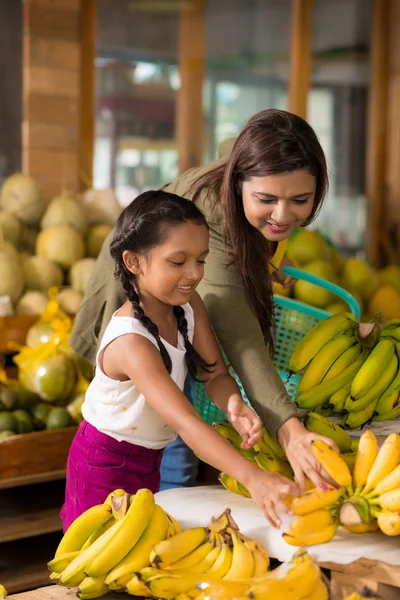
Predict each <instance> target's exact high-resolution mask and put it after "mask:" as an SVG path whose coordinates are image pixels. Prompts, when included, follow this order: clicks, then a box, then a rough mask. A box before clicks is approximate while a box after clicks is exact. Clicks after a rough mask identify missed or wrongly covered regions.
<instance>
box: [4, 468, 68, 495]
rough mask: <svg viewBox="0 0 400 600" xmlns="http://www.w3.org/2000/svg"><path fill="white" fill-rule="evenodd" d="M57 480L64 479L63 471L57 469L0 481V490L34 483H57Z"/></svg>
mask: <svg viewBox="0 0 400 600" xmlns="http://www.w3.org/2000/svg"><path fill="white" fill-rule="evenodd" d="M59 479H65V469H58V470H57V471H43V472H42V473H33V474H32V475H19V476H17V477H8V478H7V479H0V490H2V489H3V490H4V489H7V488H14V487H20V486H22V485H31V484H34V483H44V482H47V481H57V480H59Z"/></svg>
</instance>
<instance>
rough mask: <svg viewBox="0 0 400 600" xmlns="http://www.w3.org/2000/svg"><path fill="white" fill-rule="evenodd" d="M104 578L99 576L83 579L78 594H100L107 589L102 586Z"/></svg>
mask: <svg viewBox="0 0 400 600" xmlns="http://www.w3.org/2000/svg"><path fill="white" fill-rule="evenodd" d="M105 578H106V576H105V575H101V576H100V577H85V579H83V581H81V583H80V585H79V588H78V594H91V593H93V592H102V591H103V590H105V589H107V587H106V586H105V585H104V580H105Z"/></svg>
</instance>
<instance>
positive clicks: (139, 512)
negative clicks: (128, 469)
mask: <svg viewBox="0 0 400 600" xmlns="http://www.w3.org/2000/svg"><path fill="white" fill-rule="evenodd" d="M154 505H155V503H154V496H153V494H152V492H151V491H150V490H148V489H146V488H142V489H140V490H139V491H138V492H137V493H136V494H135V497H134V499H133V502H132V504H131V505H130V507H129V509H128V512H127V513H126V515H125V517H124V519H123V520H122V521H117V524H116V525H117V528H116V530H115V532H114V535H113V536H112V537H111V539H110V541H109V542H108V544H107V546H106V547H104V548H102V549H101V550H100V552H99V553H98V554H97V556H96V557H95V558H94V559H93V560H92V562H91V563H90V564H89V565H88V566H87V567H86V569H85V573H86V575H88V576H90V577H97V576H99V575H104V574H106V573H108V572H109V571H110V570H111V569H112V568H114V567H115V566H116V565H117V564H118V563H119V562H120V561H121V560H122V559H123V558H124V557H125V556H126V555H127V554H128V552H129V551H130V550H131V549H132V548H133V546H134V545H135V544H136V542H137V541H138V540H139V538H140V536H141V535H142V533H143V532H144V530H145V529H146V527H147V525H148V524H149V522H150V519H151V517H152V515H153V512H154ZM111 530H112V528H111V529H110V530H109V531H111ZM107 533H108V532H107ZM100 539H101V538H100Z"/></svg>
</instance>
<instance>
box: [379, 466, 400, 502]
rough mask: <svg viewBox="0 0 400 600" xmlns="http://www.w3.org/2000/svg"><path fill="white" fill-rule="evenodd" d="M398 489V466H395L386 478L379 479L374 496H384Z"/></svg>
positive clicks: (399, 470) (399, 481)
mask: <svg viewBox="0 0 400 600" xmlns="http://www.w3.org/2000/svg"><path fill="white" fill-rule="evenodd" d="M399 487H400V465H397V467H396V468H395V469H393V471H391V472H390V473H389V474H388V475H386V477H384V478H383V479H381V481H380V482H379V483H378V485H377V486H376V487H375V489H374V495H375V494H376V495H378V496H379V495H380V494H384V493H385V492H390V491H391V490H395V489H397V488H399Z"/></svg>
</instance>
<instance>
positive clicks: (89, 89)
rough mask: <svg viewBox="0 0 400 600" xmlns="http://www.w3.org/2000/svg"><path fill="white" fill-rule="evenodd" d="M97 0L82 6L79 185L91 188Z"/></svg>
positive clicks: (83, 3)
mask: <svg viewBox="0 0 400 600" xmlns="http://www.w3.org/2000/svg"><path fill="white" fill-rule="evenodd" d="M96 40H97V0H82V6H81V81H80V86H81V90H80V91H81V98H80V100H81V102H80V107H81V108H80V153H79V167H80V188H82V189H86V188H88V187H92V183H93V154H94V141H95V118H96V84H95V78H96V70H95V59H96Z"/></svg>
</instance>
